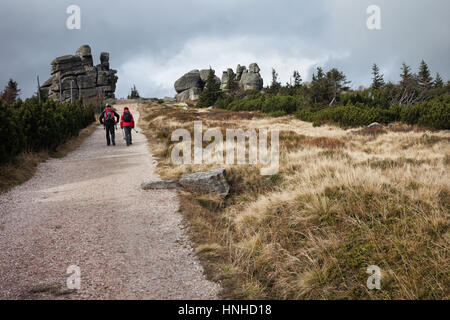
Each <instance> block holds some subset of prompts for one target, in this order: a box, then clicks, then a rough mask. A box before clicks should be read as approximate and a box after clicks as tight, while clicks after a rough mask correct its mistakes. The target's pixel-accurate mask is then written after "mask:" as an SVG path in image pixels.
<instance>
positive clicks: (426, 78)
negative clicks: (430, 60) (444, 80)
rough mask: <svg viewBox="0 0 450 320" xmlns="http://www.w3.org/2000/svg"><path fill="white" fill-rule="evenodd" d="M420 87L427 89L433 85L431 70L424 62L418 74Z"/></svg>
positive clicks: (421, 63)
mask: <svg viewBox="0 0 450 320" xmlns="http://www.w3.org/2000/svg"><path fill="white" fill-rule="evenodd" d="M417 79H418V82H419V85H421V86H422V87H425V88H429V87H431V85H432V83H433V78H432V77H431V75H430V69H429V68H428V65H427V64H426V63H425V61H424V60H422V61H421V62H420V68H419V74H418V77H417Z"/></svg>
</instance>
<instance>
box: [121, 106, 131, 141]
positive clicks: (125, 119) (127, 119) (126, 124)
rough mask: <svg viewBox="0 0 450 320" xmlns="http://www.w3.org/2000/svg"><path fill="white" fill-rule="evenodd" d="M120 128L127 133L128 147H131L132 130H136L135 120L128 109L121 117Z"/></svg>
mask: <svg viewBox="0 0 450 320" xmlns="http://www.w3.org/2000/svg"><path fill="white" fill-rule="evenodd" d="M120 128H121V129H123V130H124V131H125V141H126V142H127V146H128V147H129V146H130V145H132V144H133V138H132V136H131V130H132V129H134V118H133V115H132V114H131V112H130V109H128V107H125V109H124V110H123V114H122V117H120Z"/></svg>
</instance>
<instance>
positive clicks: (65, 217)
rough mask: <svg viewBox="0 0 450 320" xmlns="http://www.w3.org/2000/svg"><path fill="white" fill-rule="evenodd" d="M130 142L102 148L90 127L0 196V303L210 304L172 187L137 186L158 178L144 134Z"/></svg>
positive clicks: (212, 288)
mask: <svg viewBox="0 0 450 320" xmlns="http://www.w3.org/2000/svg"><path fill="white" fill-rule="evenodd" d="M118 108H120V109H119V111H121V108H122V107H121V106H118ZM131 109H132V112H133V114H134V116H135V118H136V122H137V120H138V112H137V110H136V109H137V106H136V105H132V106H131ZM133 138H134V141H133V142H134V144H133V146H131V147H129V148H127V147H126V145H125V143H124V141H123V140H122V133H121V132H120V131H117V132H116V142H117V146H116V147H107V146H106V140H105V137H104V131H103V128H101V127H99V128H98V129H97V130H96V131H95V132H94V133H93V134H92V136H90V137H89V138H87V139H86V140H85V141H84V143H83V144H82V146H81V147H80V148H79V149H78V150H76V151H74V152H72V153H70V154H69V155H68V156H67V157H65V158H63V159H51V160H49V161H47V162H45V163H43V164H41V165H40V166H39V168H38V170H37V173H36V175H35V177H33V178H32V179H31V180H29V181H28V182H26V183H25V184H23V185H21V186H18V187H16V188H14V189H13V190H11V191H10V192H8V193H6V194H3V195H0V299H215V298H217V296H218V293H219V290H220V288H219V286H218V285H217V284H215V283H212V282H209V281H207V280H206V279H205V277H204V275H203V269H202V267H201V265H200V264H199V262H198V260H197V259H196V257H195V256H194V254H193V252H192V248H191V247H190V245H189V242H188V241H187V237H186V232H185V231H184V230H183V224H182V217H181V215H180V213H179V212H178V199H177V194H176V191H173V190H172V191H171V190H155V191H142V190H141V189H140V187H139V186H140V184H141V182H142V181H143V180H147V179H155V180H156V179H158V177H157V176H155V174H154V168H155V162H154V161H153V160H152V156H151V154H150V152H149V151H148V148H147V140H146V138H145V136H144V135H142V134H136V133H133ZM70 265H77V266H79V268H80V271H81V289H80V290H75V291H74V290H69V289H68V288H67V285H66V279H67V277H69V274H66V270H67V268H68V267H69V266H70Z"/></svg>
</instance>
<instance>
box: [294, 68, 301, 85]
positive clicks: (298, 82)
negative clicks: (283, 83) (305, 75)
mask: <svg viewBox="0 0 450 320" xmlns="http://www.w3.org/2000/svg"><path fill="white" fill-rule="evenodd" d="M292 77H293V78H294V88H299V87H300V86H301V85H302V76H301V75H300V72H298V71H297V70H295V71H294V73H293V74H292Z"/></svg>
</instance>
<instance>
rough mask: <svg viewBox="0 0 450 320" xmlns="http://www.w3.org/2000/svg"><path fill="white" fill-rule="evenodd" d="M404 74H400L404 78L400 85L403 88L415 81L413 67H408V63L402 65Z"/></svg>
mask: <svg viewBox="0 0 450 320" xmlns="http://www.w3.org/2000/svg"><path fill="white" fill-rule="evenodd" d="M401 70H402V73H401V74H400V77H401V78H402V80H401V82H400V85H401V86H407V85H408V84H410V82H411V80H413V79H414V75H413V74H412V73H411V67H410V66H408V65H407V64H406V63H404V62H403V63H402V68H401Z"/></svg>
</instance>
